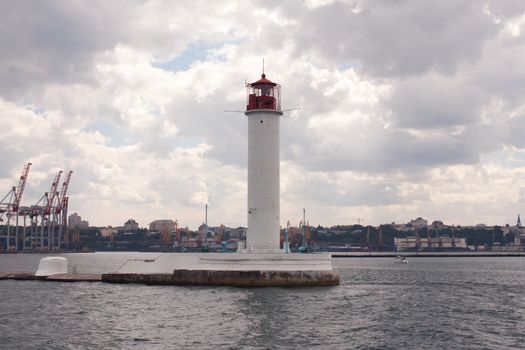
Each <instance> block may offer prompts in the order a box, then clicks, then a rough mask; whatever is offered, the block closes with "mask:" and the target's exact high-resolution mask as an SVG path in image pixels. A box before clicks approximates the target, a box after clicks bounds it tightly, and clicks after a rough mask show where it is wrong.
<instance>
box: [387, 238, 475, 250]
mask: <svg viewBox="0 0 525 350" xmlns="http://www.w3.org/2000/svg"><path fill="white" fill-rule="evenodd" d="M394 245H395V247H396V250H399V251H403V250H412V249H416V248H420V249H422V248H432V249H440V248H442V249H446V248H459V249H466V248H467V241H466V240H465V238H456V237H455V238H452V237H445V236H440V237H430V238H420V237H417V236H408V237H405V238H397V237H395V238H394Z"/></svg>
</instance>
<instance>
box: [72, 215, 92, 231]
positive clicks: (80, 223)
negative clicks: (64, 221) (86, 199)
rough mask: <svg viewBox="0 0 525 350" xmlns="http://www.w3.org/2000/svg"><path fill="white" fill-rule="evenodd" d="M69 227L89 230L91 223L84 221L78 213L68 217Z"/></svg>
mask: <svg viewBox="0 0 525 350" xmlns="http://www.w3.org/2000/svg"><path fill="white" fill-rule="evenodd" d="M68 222H69V226H71V227H72V228H88V227H89V222H88V221H86V220H82V217H81V216H80V215H78V214H77V213H73V214H71V215H69V217H68Z"/></svg>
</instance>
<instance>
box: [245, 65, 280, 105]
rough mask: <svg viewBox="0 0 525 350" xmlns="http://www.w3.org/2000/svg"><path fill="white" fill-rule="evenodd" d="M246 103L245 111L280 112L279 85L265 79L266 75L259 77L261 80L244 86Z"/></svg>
mask: <svg viewBox="0 0 525 350" xmlns="http://www.w3.org/2000/svg"><path fill="white" fill-rule="evenodd" d="M246 90H247V93H248V101H247V105H246V110H247V111H251V110H254V109H271V110H275V111H280V110H281V85H279V84H276V83H273V82H271V81H270V80H268V79H266V74H264V73H263V74H262V75H261V79H259V80H257V81H256V82H255V83H251V84H246Z"/></svg>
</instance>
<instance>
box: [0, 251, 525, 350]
mask: <svg viewBox="0 0 525 350" xmlns="http://www.w3.org/2000/svg"><path fill="white" fill-rule="evenodd" d="M155 255H156V254H142V253H92V254H65V256H67V257H68V259H69V261H70V264H74V265H77V266H78V267H79V270H80V272H86V273H87V272H93V273H99V272H109V271H114V270H117V269H118V268H119V267H120V266H121V265H122V264H123V263H124V262H125V261H126V259H128V258H132V257H140V256H155ZM41 257H42V256H41V255H23V254H19V255H0V271H35V270H36V268H37V265H38V261H39V259H40V258H41ZM334 264H335V266H336V268H337V269H338V270H339V272H340V274H341V279H342V280H341V282H342V283H341V286H339V287H323V288H321V287H319V288H248V289H245V288H229V287H219V288H217V287H214V288H212V287H176V286H143V285H113V284H102V283H54V282H47V283H45V282H34V281H0V349H15V350H19V349H188V348H195V349H277V348H285V349H300V348H308V349H518V348H522V349H524V348H525V258H411V259H410V261H409V264H394V263H393V261H392V259H391V258H360V259H335V260H334Z"/></svg>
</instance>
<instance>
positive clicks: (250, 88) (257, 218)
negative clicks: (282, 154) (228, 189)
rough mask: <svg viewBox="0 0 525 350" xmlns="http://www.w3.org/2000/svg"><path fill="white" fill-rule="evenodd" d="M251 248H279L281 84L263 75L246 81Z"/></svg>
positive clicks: (248, 205) (248, 246)
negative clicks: (253, 80) (247, 82)
mask: <svg viewBox="0 0 525 350" xmlns="http://www.w3.org/2000/svg"><path fill="white" fill-rule="evenodd" d="M246 89H247V96H248V98H247V104H246V111H245V113H244V114H245V115H246V116H247V117H248V202H247V215H248V231H247V233H246V249H248V250H249V251H266V252H272V251H274V252H276V251H279V249H280V247H279V242H280V239H279V233H280V220H279V204H280V203H279V202H280V197H279V194H280V193H279V123H280V117H281V116H282V115H283V112H282V111H281V86H280V85H279V84H276V83H274V82H272V81H270V80H269V79H267V78H266V75H265V74H264V72H263V74H262V75H261V79H259V80H257V81H256V82H254V83H251V84H246Z"/></svg>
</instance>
